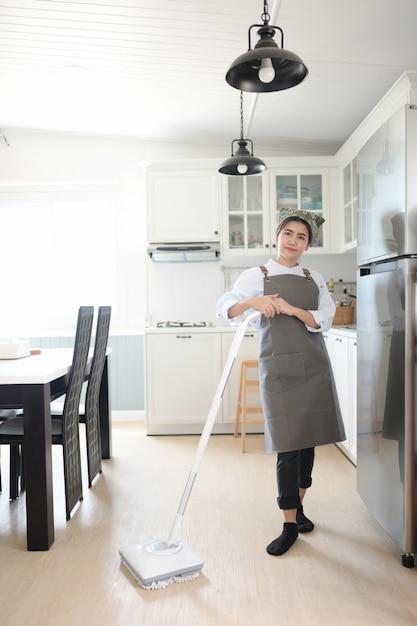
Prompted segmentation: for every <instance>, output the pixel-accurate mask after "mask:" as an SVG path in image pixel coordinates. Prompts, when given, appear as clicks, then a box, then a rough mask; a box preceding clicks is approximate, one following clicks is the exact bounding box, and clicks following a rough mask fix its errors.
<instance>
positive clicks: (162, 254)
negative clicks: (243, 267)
mask: <svg viewBox="0 0 417 626" xmlns="http://www.w3.org/2000/svg"><path fill="white" fill-rule="evenodd" d="M148 255H149V258H151V259H152V261H155V262H156V263H187V262H200V263H201V262H202V261H219V260H220V244H218V243H201V242H195V243H175V242H174V243H151V244H149V245H148Z"/></svg>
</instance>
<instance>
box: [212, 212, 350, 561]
mask: <svg viewBox="0 0 417 626" xmlns="http://www.w3.org/2000/svg"><path fill="white" fill-rule="evenodd" d="M323 222H324V219H323V218H321V217H320V216H318V215H317V214H314V213H310V212H308V211H302V210H297V209H292V208H283V209H281V210H280V213H279V216H278V228H277V247H278V256H277V258H276V260H275V261H274V260H272V259H270V260H269V261H268V262H267V263H266V265H262V266H261V267H253V268H251V269H248V270H246V271H245V272H243V273H242V274H241V275H240V276H239V278H238V279H237V281H236V283H235V285H234V287H233V289H232V291H231V292H228V293H226V294H224V295H223V296H222V297H221V298H220V300H219V301H218V303H217V308H216V313H217V318H218V319H222V318H224V319H225V320H230V319H232V318H233V319H234V318H238V317H239V316H242V315H244V314H249V313H252V312H253V311H254V310H257V311H259V320H258V321H255V322H254V323H253V325H254V326H257V328H259V377H260V387H261V400H262V407H263V411H264V416H265V447H266V452H267V453H277V484H278V506H279V508H280V509H281V510H282V511H283V514H284V526H283V530H282V533H281V534H280V535H279V537H277V538H276V539H275V540H274V541H272V542H271V543H270V544H269V545H268V546H267V552H268V553H269V554H272V555H275V556H277V555H280V554H284V553H285V552H286V551H287V550H288V549H289V548H290V547H291V546H292V544H293V543H294V542H295V540H296V539H297V537H298V533H299V532H304V533H305V532H310V531H312V530H313V528H314V524H313V522H311V521H310V520H309V519H308V518H307V517H306V516H305V515H304V511H303V499H304V495H305V492H306V489H307V488H308V487H310V486H311V483H312V478H311V475H312V469H313V463H314V448H315V446H318V445H323V444H329V443H335V442H337V441H343V440H344V439H345V432H344V428H343V421H342V417H341V414H340V409H339V404H338V400H337V395H336V390H335V385H334V380H333V374H332V371H331V366H330V362H329V358H328V355H327V351H326V347H325V345H324V340H323V336H322V333H323V331H326V330H328V329H329V328H330V327H331V325H332V320H333V316H334V313H335V304H334V302H333V300H332V298H331V296H330V294H329V292H328V289H327V285H326V282H325V280H324V278H323V277H322V276H321V274H319V273H318V272H315V271H312V272H310V271H309V270H308V269H306V268H303V267H302V266H301V265H300V257H301V255H302V254H303V253H304V252H307V250H308V249H309V246H310V244H311V242H312V240H313V238H315V237H316V236H317V233H318V229H319V227H320V226H321V224H322V223H323Z"/></svg>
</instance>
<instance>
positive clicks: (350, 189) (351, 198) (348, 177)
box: [342, 159, 358, 250]
mask: <svg viewBox="0 0 417 626" xmlns="http://www.w3.org/2000/svg"><path fill="white" fill-rule="evenodd" d="M357 213H358V174H357V161H356V159H353V161H351V162H350V163H348V164H347V165H346V166H345V167H344V168H343V242H342V243H343V250H349V249H351V248H355V247H356V244H357V234H356V232H357Z"/></svg>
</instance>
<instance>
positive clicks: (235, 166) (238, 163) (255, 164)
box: [219, 92, 266, 176]
mask: <svg viewBox="0 0 417 626" xmlns="http://www.w3.org/2000/svg"><path fill="white" fill-rule="evenodd" d="M248 143H250V149H251V151H250V152H249V150H248V149H247V147H246V146H247V145H248ZM235 144H238V145H239V148H238V149H237V150H236V152H233V147H234V146H235ZM265 170H266V165H265V163H264V162H263V161H262V160H261V159H258V158H257V157H255V156H253V143H252V141H251V140H250V139H243V93H242V92H240V139H233V141H232V156H231V157H230V159H226V161H224V162H223V163H222V165H221V167H220V168H219V172H220V173H221V174H228V175H229V176H250V175H251V174H261V172H264V171H265Z"/></svg>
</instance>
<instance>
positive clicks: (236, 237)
mask: <svg viewBox="0 0 417 626" xmlns="http://www.w3.org/2000/svg"><path fill="white" fill-rule="evenodd" d="M224 185H225V205H226V209H227V210H226V211H225V220H226V223H225V226H224V232H225V237H224V240H223V246H224V250H223V252H224V253H225V254H242V253H245V254H248V253H259V252H260V251H262V250H263V249H264V248H265V246H266V244H267V243H269V225H268V209H267V207H268V189H267V187H268V186H267V184H265V178H264V176H263V175H256V176H227V177H225V178H224Z"/></svg>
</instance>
